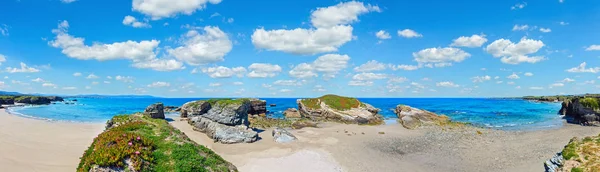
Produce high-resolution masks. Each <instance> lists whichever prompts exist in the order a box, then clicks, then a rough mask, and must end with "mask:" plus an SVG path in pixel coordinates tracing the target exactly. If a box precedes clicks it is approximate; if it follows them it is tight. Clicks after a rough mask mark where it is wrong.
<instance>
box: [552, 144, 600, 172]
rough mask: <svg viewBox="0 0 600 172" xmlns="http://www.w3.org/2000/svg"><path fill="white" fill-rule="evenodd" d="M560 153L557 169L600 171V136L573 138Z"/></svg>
mask: <svg viewBox="0 0 600 172" xmlns="http://www.w3.org/2000/svg"><path fill="white" fill-rule="evenodd" d="M561 154H562V157H563V160H562V163H560V166H559V168H558V171H571V172H578V171H579V172H581V171H590V172H593V171H600V136H594V137H585V138H583V139H578V138H573V139H571V141H569V144H567V145H566V146H565V148H564V149H563V150H562V152H561Z"/></svg>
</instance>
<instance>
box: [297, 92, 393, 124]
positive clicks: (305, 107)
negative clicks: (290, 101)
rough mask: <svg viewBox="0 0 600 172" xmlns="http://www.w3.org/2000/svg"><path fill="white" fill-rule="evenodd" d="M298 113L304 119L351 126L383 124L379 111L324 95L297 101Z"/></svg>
mask: <svg viewBox="0 0 600 172" xmlns="http://www.w3.org/2000/svg"><path fill="white" fill-rule="evenodd" d="M297 103H298V111H299V112H300V115H301V116H302V117H304V118H310V119H312V120H325V121H336V122H343V123H352V124H370V125H377V124H382V123H383V117H382V116H381V115H379V114H378V113H379V109H377V108H374V107H373V106H371V105H369V104H366V103H362V102H360V101H359V100H357V99H355V98H350V97H342V96H337V95H325V96H322V97H319V98H313V99H299V100H297Z"/></svg>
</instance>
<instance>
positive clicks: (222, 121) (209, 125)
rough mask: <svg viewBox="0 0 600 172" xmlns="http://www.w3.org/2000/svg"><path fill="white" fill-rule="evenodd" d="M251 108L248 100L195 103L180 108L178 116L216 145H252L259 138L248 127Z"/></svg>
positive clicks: (212, 100) (213, 100) (214, 100)
mask: <svg viewBox="0 0 600 172" xmlns="http://www.w3.org/2000/svg"><path fill="white" fill-rule="evenodd" d="M251 107H252V105H251V101H250V99H235V100H234V99H211V100H205V101H204V100H203V101H194V102H188V103H186V104H184V105H183V106H182V108H181V116H182V117H187V118H189V119H190V120H189V121H188V122H189V123H190V125H192V126H194V129H196V130H198V131H200V132H204V133H206V135H208V136H209V137H211V138H213V140H214V141H215V142H221V143H226V144H231V143H251V142H254V141H256V140H257V139H258V133H257V132H255V131H253V130H251V129H250V128H249V127H248V124H249V123H248V112H249V111H250V110H251Z"/></svg>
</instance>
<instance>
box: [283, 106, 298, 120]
mask: <svg viewBox="0 0 600 172" xmlns="http://www.w3.org/2000/svg"><path fill="white" fill-rule="evenodd" d="M283 116H285V118H302V115H300V112H299V111H298V109H296V108H289V109H287V110H285V111H283Z"/></svg>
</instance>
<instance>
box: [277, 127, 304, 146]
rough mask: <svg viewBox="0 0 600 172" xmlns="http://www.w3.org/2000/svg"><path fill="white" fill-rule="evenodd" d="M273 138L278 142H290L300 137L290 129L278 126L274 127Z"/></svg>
mask: <svg viewBox="0 0 600 172" xmlns="http://www.w3.org/2000/svg"><path fill="white" fill-rule="evenodd" d="M273 140H275V142H277V143H289V142H293V141H295V140H298V138H296V136H294V135H293V134H292V133H290V132H289V131H287V130H285V129H283V128H279V127H277V128H275V129H273Z"/></svg>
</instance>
